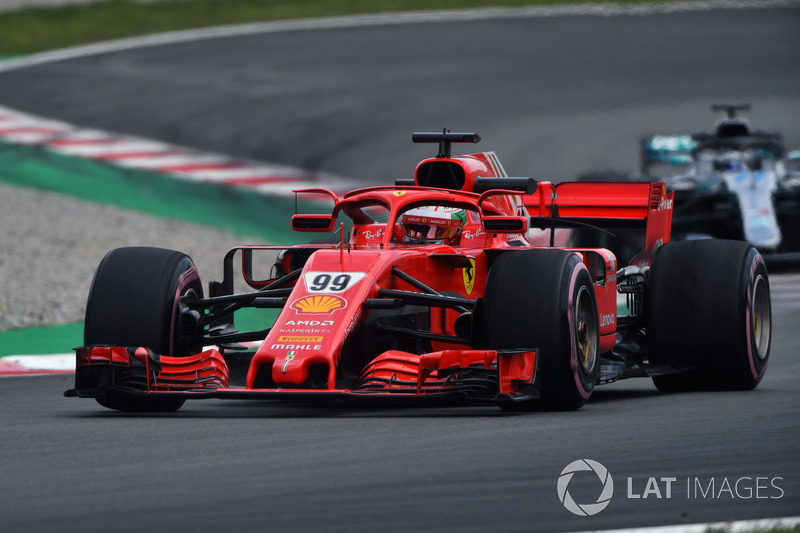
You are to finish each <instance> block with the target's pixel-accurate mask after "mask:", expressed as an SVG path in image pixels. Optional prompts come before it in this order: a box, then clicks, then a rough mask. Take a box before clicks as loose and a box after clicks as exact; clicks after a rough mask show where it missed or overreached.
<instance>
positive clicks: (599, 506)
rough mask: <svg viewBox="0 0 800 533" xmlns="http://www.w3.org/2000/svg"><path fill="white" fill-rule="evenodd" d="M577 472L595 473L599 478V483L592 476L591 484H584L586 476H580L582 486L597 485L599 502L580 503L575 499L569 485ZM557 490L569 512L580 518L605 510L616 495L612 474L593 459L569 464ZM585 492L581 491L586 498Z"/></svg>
mask: <svg viewBox="0 0 800 533" xmlns="http://www.w3.org/2000/svg"><path fill="white" fill-rule="evenodd" d="M577 472H594V474H595V475H596V476H597V478H598V479H599V483H597V481H595V480H594V476H590V477H591V483H590V484H586V483H584V480H583V477H584V476H580V481H581V483H580V484H581V485H587V486H588V485H591V486H592V487H594V486H595V485H597V493H599V494H600V495H599V496H598V497H597V501H595V502H591V501H590V502H589V503H578V502H576V501H575V500H574V499H573V497H572V495H571V494H570V492H569V485H570V483H571V482H572V481H573V479H572V478H573V476H574V475H575V474H576V473H577ZM577 481H578V479H576V480H575V482H576V483H575V484H576V485H577V484H578V483H577ZM601 487H602V488H601ZM557 488H558V499H559V500H560V501H561V503H562V504H563V505H564V507H566V508H567V510H568V511H569V512H571V513H574V514H576V515H578V516H593V515H596V514H597V513H599V512H600V511H602V510H603V509H605V508H606V507H607V506H608V504H609V503H610V502H611V496H613V495H614V480H613V479H611V474H609V473H608V470H607V469H606V467H605V466H603V465H601V464H600V463H598V462H597V461H593V460H591V459H578V460H577V461H573V462H571V463H570V464H568V465H567V466H566V468H564V470H562V471H561V475H560V476H559V477H558V486H557ZM573 488H575V487H573ZM583 492H584V491H581V494H582V496H584V497H585V494H583ZM593 494H594V492H593Z"/></svg>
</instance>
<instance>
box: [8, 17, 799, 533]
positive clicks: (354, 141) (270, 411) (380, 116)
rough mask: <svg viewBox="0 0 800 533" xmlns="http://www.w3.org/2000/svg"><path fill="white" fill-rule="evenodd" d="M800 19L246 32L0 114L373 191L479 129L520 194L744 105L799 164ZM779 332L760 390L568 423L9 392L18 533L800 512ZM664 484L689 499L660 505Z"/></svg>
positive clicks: (494, 524)
mask: <svg viewBox="0 0 800 533" xmlns="http://www.w3.org/2000/svg"><path fill="white" fill-rule="evenodd" d="M798 22H800V10H798V9H773V10H753V11H750V10H735V11H713V12H702V13H692V14H689V13H684V14H674V15H659V16H657V17H628V16H622V17H609V18H604V17H570V18H555V19H520V18H510V19H503V20H490V21H483V22H481V21H472V22H460V23H428V24H418V25H414V24H407V25H398V26H391V25H386V26H381V27H379V28H371V27H365V28H345V29H340V30H333V29H330V30H324V31H319V32H311V31H303V32H294V33H274V34H268V35H263V36H257V35H253V36H248V37H241V38H225V39H214V40H211V41H197V42H192V43H184V44H175V45H171V46H163V47H151V48H145V49H141V50H133V51H127V52H120V53H114V54H108V55H102V56H94V57H86V58H81V59H75V60H70V61H63V62H57V63H51V64H46V65H41V66H38V67H32V68H29V69H21V70H14V71H9V72H5V73H2V74H0V102H2V104H3V105H7V106H9V107H15V108H17V109H20V110H24V111H29V112H32V113H37V114H40V115H43V116H50V117H53V118H59V119H64V120H67V121H71V122H74V123H77V124H81V125H85V126H90V127H98V128H103V129H108V130H111V131H118V132H121V133H130V134H135V135H141V136H149V137H154V138H160V139H163V140H166V141H169V142H176V143H180V144H184V145H189V146H195V147H199V148H206V149H212V150H214V151H223V152H229V153H234V154H237V155H245V156H248V157H257V158H258V157H260V158H263V159H265V160H269V161H276V162H281V163H288V164H293V165H298V166H305V167H308V168H315V169H323V170H325V171H329V172H335V173H337V174H341V175H346V176H351V177H356V178H359V179H362V180H364V181H365V182H377V183H386V182H387V181H388V180H390V179H394V178H395V177H402V176H406V175H408V173H409V169H410V168H411V167H412V166H413V165H414V164H415V163H416V161H417V160H418V159H420V158H421V157H425V156H428V155H429V151H430V150H429V148H430V147H424V148H420V147H414V146H413V145H411V144H410V142H409V139H408V137H409V133H410V132H411V131H413V130H421V129H438V128H441V127H443V126H446V127H449V128H451V129H453V130H476V131H478V132H479V133H480V134H481V135H482V136H483V138H484V141H483V142H482V144H481V145H480V148H482V149H494V150H496V151H497V152H498V154H499V155H500V157H501V158H502V160H503V161H504V163H505V166H506V169H507V170H508V171H509V173H510V174H512V175H513V174H516V175H520V174H523V175H533V176H534V177H544V176H547V177H550V176H552V177H553V178H556V177H559V178H568V177H570V176H572V175H575V174H578V173H581V172H585V171H588V170H597V169H605V168H614V169H621V170H635V165H636V140H637V138H638V136H639V135H641V134H645V133H651V132H655V131H664V130H666V131H670V130H672V131H684V130H685V129H689V130H699V129H705V128H707V127H708V126H709V125H710V123H711V121H712V120H713V116H712V115H711V114H710V112H709V111H708V105H709V104H710V103H711V102H712V101H719V100H731V99H735V100H737V101H740V100H745V101H750V102H751V103H753V104H754V110H753V113H751V118H752V120H753V122H754V125H757V126H761V127H765V128H766V127H769V128H774V129H781V130H783V131H784V133H785V136H786V139H787V141H788V143H789V145H790V146H797V145H800V123H798V122H797V121H796V119H795V117H797V116H798V115H799V113H798V111H800V98H798V96H800V71H798V69H797V68H796V65H797V64H800V46H798V43H799V41H798V39H799V37H798V35H800V34H798V33H797V31H796V28H797V27H800V26H799V25H798V24H797V23H798ZM773 311H774V317H773V319H774V323H773V335H774V336H773V345H772V351H771V362H770V367H769V370H768V372H767V375H766V377H765V379H764V381H763V382H762V384H761V385H760V386H759V388H758V389H756V390H755V391H752V392H739V393H734V392H730V393H729V392H723V393H691V394H671V395H664V394H661V393H659V392H657V391H656V390H655V388H654V387H653V385H652V384H651V383H650V382H649V381H647V380H629V381H624V382H620V383H617V384H613V385H609V386H606V387H601V388H600V389H598V390H597V391H596V393H595V395H594V396H593V397H592V400H591V402H590V403H589V404H588V405H586V406H585V407H584V408H583V409H581V410H579V411H577V412H572V413H533V414H523V415H517V414H505V413H502V412H500V411H499V410H497V409H496V408H494V407H454V408H433V409H416V408H415V409H395V408H393V409H361V408H358V409H355V408H348V407H341V406H338V407H320V406H287V405H274V404H269V405H265V404H261V403H255V404H253V403H245V402H222V401H210V400H209V401H200V402H194V403H190V404H187V406H185V407H184V408H183V409H182V410H181V411H179V412H178V413H176V414H173V415H163V416H150V417H141V416H131V415H121V414H117V413H112V412H110V411H106V410H103V409H102V408H100V407H99V406H97V405H96V404H94V403H93V402H91V401H86V400H76V399H66V398H63V397H62V396H61V393H62V392H63V390H64V389H67V388H70V387H71V386H72V383H71V377H70V376H60V375H57V376H37V377H25V378H6V379H3V380H2V384H1V385H2V401H3V410H2V414H0V417H2V419H1V420H0V427H2V428H3V429H2V450H3V462H2V467H1V469H0V494H2V500H0V501H2V503H0V510H1V511H2V512H1V513H0V514H1V515H2V518H1V519H0V520H2V524H3V525H2V530H3V531H55V530H58V531H78V530H80V531H85V532H91V531H101V530H102V531H106V530H114V531H212V530H214V531H218V530H226V531H228V530H241V531H256V530H258V531H262V530H263V531H344V530H348V531H376V530H379V531H409V530H418V531H433V530H436V531H575V530H589V529H607V528H616V527H633V526H645V525H663V524H682V523H696V522H707V521H720V520H734V519H751V518H765V517H780V516H792V515H796V514H798V510H800V461H798V460H797V458H798V444H797V443H798V440H799V437H800V429H798V422H800V415H799V414H798V413H800V398H799V397H798V395H797V387H796V384H797V383H798V379H800V362H798V359H797V357H796V354H797V353H798V350H800V337H798V334H797V333H796V323H797V316H798V308H797V306H796V304H793V303H789V304H786V303H778V304H776V305H775V307H774V309H773ZM676 319H678V320H679V317H677V318H676ZM723 334H724V332H723ZM583 458H588V459H593V460H596V461H598V462H600V463H602V464H603V465H604V466H605V467H606V468H608V471H609V473H610V474H611V475H612V477H613V480H614V483H615V490H614V496H613V498H612V500H611V502H610V504H609V505H608V507H607V508H606V509H605V510H603V511H602V512H600V513H599V514H597V515H595V516H592V517H577V516H574V515H572V514H571V513H569V512H568V511H567V510H566V509H565V508H564V507H563V506H562V505H561V504H560V502H559V499H558V494H557V490H556V483H557V480H558V478H559V474H560V473H561V471H562V469H564V468H565V467H566V466H567V465H568V464H570V463H571V462H573V461H575V460H578V459H583ZM585 474H586V473H584V474H576V477H575V478H574V479H573V482H572V483H570V485H569V489H570V493H571V495H572V496H573V497H574V498H575V500H576V501H579V502H580V503H591V502H593V501H594V500H595V499H596V498H597V496H598V495H599V493H600V482H599V481H598V479H597V478H596V477H594V478H592V475H588V477H587V476H586V475H585ZM650 478H655V479H654V480H653V481H650ZM661 478H675V481H674V482H672V486H671V494H670V496H671V497H669V498H667V497H666V485H667V484H668V483H669V482H668V481H664V480H662V479H661ZM737 482H738V486H737ZM687 483H688V485H687ZM648 484H649V485H648ZM712 484H713V489H711V490H709V487H710V486H711V485H712ZM726 486H727V487H728V489H725V487H726ZM698 487H699V491H698ZM748 488H749V489H750V490H749V491H748ZM734 489H738V490H734ZM645 493H647V496H648V497H647V498H644V497H639V498H634V497H629V495H630V496H637V495H638V496H644V495H645ZM748 494H749V497H748ZM658 495H660V496H661V497H660V498H659V497H657V496H658Z"/></svg>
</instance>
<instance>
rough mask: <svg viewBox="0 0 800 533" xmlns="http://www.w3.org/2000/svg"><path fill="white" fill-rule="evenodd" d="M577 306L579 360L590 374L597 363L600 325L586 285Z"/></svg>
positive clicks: (576, 324) (576, 327)
mask: <svg viewBox="0 0 800 533" xmlns="http://www.w3.org/2000/svg"><path fill="white" fill-rule="evenodd" d="M576 308H577V313H576V316H575V341H576V345H577V349H578V361H580V364H581V366H582V367H583V370H584V371H585V372H586V373H587V374H590V373H591V372H592V371H593V370H594V367H595V365H596V364H597V337H598V325H597V313H596V312H595V309H594V305H592V297H591V294H590V293H589V289H588V288H587V287H586V286H585V285H584V286H582V287H581V288H580V290H579V291H578V298H577V306H576Z"/></svg>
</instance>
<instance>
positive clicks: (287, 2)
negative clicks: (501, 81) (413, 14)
mask: <svg viewBox="0 0 800 533" xmlns="http://www.w3.org/2000/svg"><path fill="white" fill-rule="evenodd" d="M611 1H612V0H595V2H594V3H610V2H611ZM653 1H654V2H664V1H665V0H653ZM576 3H589V2H587V1H586V0H162V1H159V2H154V3H137V2H132V1H130V0H108V1H104V2H100V3H96V4H86V5H72V6H60V7H46V8H31V9H25V10H21V11H11V12H0V56H14V55H19V54H30V53H34V52H41V51H44V50H52V49H57V48H65V47H68V46H75V45H80V44H86V43H93V42H100V41H107V40H112V39H120V38H124V37H133V36H138V35H146V34H151V33H160V32H166V31H176V30H185V29H190V28H202V27H209V26H220V25H225V24H241V23H248V22H266V21H273V20H282V19H294V18H306V17H329V16H338V15H352V14H358V13H389V12H400V11H419V10H431V9H459V8H477V7H501V6H506V7H519V6H534V5H563V4H576ZM616 3H627V4H639V3H645V2H642V1H641V0H617V1H616Z"/></svg>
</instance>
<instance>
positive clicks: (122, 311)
mask: <svg viewBox="0 0 800 533" xmlns="http://www.w3.org/2000/svg"><path fill="white" fill-rule="evenodd" d="M413 140H414V141H415V142H430V143H438V144H439V153H438V155H437V156H436V157H434V158H430V159H426V160H424V161H422V162H421V163H420V164H419V165H417V167H416V171H415V174H414V178H413V179H410V180H398V182H396V183H395V185H394V186H387V187H372V188H366V189H360V190H356V191H353V192H350V193H348V194H345V195H344V196H343V197H339V196H337V195H336V194H335V193H333V192H330V191H327V190H324V189H312V190H305V191H298V196H299V198H300V199H301V201H302V199H303V198H305V197H315V200H317V201H315V202H314V203H313V205H316V206H317V207H319V205H320V204H319V202H318V200H319V197H320V196H322V197H323V198H324V199H325V200H326V201H327V203H328V204H332V209H330V210H327V209H326V211H325V212H324V214H318V213H319V210H317V211H316V212H315V213H314V214H310V213H308V212H305V211H304V212H303V214H296V215H295V216H294V217H293V218H292V227H293V229H294V230H296V231H301V232H333V233H334V234H336V233H335V232H338V237H337V238H336V239H334V241H333V242H328V243H325V244H305V245H297V246H292V247H288V248H287V247H285V246H284V247H276V246H242V247H237V248H234V249H233V250H231V251H230V252H229V253H228V254H227V255H226V256H225V258H224V263H223V264H224V270H223V279H222V281H219V282H217V281H212V282H210V283H209V286H208V294H207V295H206V293H205V292H204V288H203V285H202V284H201V281H200V278H199V276H198V273H197V270H196V269H195V267H194V265H193V263H192V260H191V259H190V258H189V257H188V256H186V255H185V254H182V253H180V252H176V251H171V250H164V249H159V248H120V249H116V250H113V251H111V252H109V253H108V254H107V255H106V257H105V258H104V259H103V260H102V262H101V263H100V265H99V266H98V268H97V271H96V273H95V276H94V280H93V282H92V287H91V290H90V293H89V298H88V303H87V310H86V321H85V332H84V343H85V346H82V347H79V348H77V349H76V351H77V369H76V374H75V388H74V389H71V390H68V391H67V392H66V393H65V395H67V396H79V397H84V398H95V399H96V400H97V401H98V402H99V403H100V404H101V405H103V406H105V407H108V408H111V409H117V410H122V411H172V410H176V409H178V408H180V406H181V405H182V404H183V403H184V402H185V401H186V400H187V399H194V398H235V399H259V400H261V399H263V400H272V399H284V400H296V401H299V400H304V401H309V400H310V401H315V402H330V401H335V400H340V399H349V400H365V401H391V402H394V401H399V402H411V403H414V402H417V403H429V402H442V401H446V400H455V401H459V402H464V401H468V402H470V401H471V402H482V403H492V404H496V405H498V406H499V407H501V408H503V409H506V410H530V409H537V408H546V409H559V410H563V409H577V408H579V407H581V406H582V405H583V404H584V403H585V402H586V401H587V400H588V399H589V397H590V396H591V394H592V391H593V390H594V388H595V386H596V385H599V384H604V383H610V382H613V381H616V380H617V379H622V378H627V377H635V376H648V377H652V379H653V380H654V382H655V384H656V386H657V387H658V388H659V389H662V390H683V389H705V388H711V389H752V388H753V387H755V386H756V385H757V384H758V383H759V381H760V380H761V378H762V377H763V375H764V371H765V369H766V366H767V359H768V357H769V345H770V333H771V328H770V316H771V314H770V313H771V311H770V293H769V280H768V277H767V271H766V268H765V266H764V262H763V260H762V258H761V255H759V253H758V252H757V251H756V249H755V248H753V246H751V245H749V244H747V243H745V242H738V241H723V240H698V241H682V242H675V243H670V242H668V241H669V236H670V222H671V216H672V195H671V194H667V193H666V188H665V187H664V184H663V183H571V182H565V183H560V184H552V183H549V182H538V183H537V182H536V181H535V180H533V179H532V178H514V177H507V176H506V174H505V171H504V170H503V168H502V166H501V165H500V163H499V161H498V160H497V157H496V156H495V154H494V153H493V152H486V153H476V154H470V155H464V156H459V157H453V156H451V144H452V143H454V142H461V143H475V142H478V140H479V137H478V136H477V135H476V134H471V133H450V132H442V133H418V134H414V135H413ZM325 207H326V208H327V206H325ZM576 225H579V226H581V227H587V226H603V227H604V228H608V227H638V228H641V230H642V231H643V232H644V234H645V246H644V249H643V250H642V251H641V253H639V255H637V256H636V257H635V258H634V260H633V261H632V262H631V264H630V265H627V266H621V265H618V264H617V259H616V258H615V257H614V255H613V254H612V253H611V252H610V251H608V250H606V249H603V248H596V249H592V248H581V249H572V248H570V249H567V248H559V247H555V246H554V239H553V237H552V235H554V234H555V230H556V229H557V228H573V227H575V226H576ZM542 230H545V231H542ZM534 233H537V234H538V235H540V236H541V235H542V234H544V235H550V237H549V242H544V243H542V244H538V245H537V244H532V243H531V240H529V236H530V235H532V234H534ZM545 240H546V241H548V239H545ZM239 286H241V287H242V289H241V290H240V289H238V288H237V287H239ZM245 325H247V326H250V327H245Z"/></svg>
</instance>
